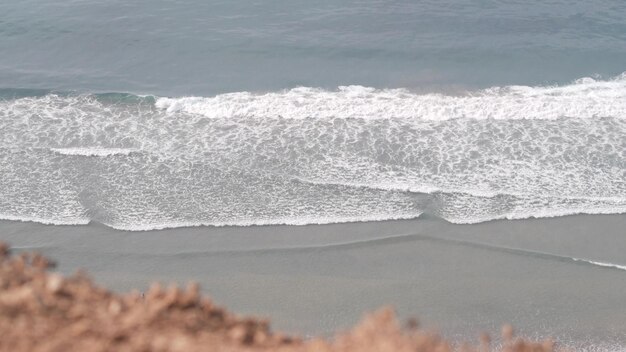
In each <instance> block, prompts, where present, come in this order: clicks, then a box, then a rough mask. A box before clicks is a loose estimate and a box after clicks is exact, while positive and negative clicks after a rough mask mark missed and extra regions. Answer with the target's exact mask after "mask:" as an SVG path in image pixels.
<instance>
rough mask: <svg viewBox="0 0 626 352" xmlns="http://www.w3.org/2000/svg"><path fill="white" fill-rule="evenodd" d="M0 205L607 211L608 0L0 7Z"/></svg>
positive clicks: (623, 36) (13, 208)
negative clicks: (0, 14)
mask: <svg viewBox="0 0 626 352" xmlns="http://www.w3.org/2000/svg"><path fill="white" fill-rule="evenodd" d="M0 13H2V14H3V15H2V16H1V17H0V51H1V52H2V55H0V131H1V132H0V179H2V183H1V184H0V218H3V219H10V220H28V221H37V222H42V223H49V224H86V223H88V222H98V223H102V224H105V225H107V226H110V227H113V228H116V229H125V230H149V229H157V228H165V227H180V226H193V225H261V224H311V223H332V222H347V221H367V220H386V219H407V218H416V217H419V216H420V215H422V214H428V215H433V216H436V217H440V218H442V219H445V220H447V221H450V222H453V223H476V222H481V221H488V220H494V219H503V218H504V219H519V218H527V217H552V216H562V215H569V214H578V213H586V214H618V213H624V212H626V155H625V153H626V137H625V136H626V75H624V74H623V73H622V72H623V71H626V20H624V18H626V3H624V2H623V1H595V2H587V1H574V2H571V1H567V2H562V1H548V2H540V3H536V4H529V3H528V2H526V1H424V2H400V1H352V2H348V1H341V2H338V1H319V2H309V1H306V2H305V1H285V2H271V3H266V2H246V1H228V2H214V1H213V2H211V1H208V2H207V1H152V0H151V1H131V2H129V1H115V0H107V1H42V0H38V1H19V2H3V3H2V4H0Z"/></svg>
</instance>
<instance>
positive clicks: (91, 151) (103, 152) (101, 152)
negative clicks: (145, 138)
mask: <svg viewBox="0 0 626 352" xmlns="http://www.w3.org/2000/svg"><path fill="white" fill-rule="evenodd" d="M50 150H51V151H53V152H55V153H58V154H62V155H75V156H99V157H105V156H111V155H129V154H130V153H134V152H136V151H137V150H136V149H128V148H99V147H92V148H50Z"/></svg>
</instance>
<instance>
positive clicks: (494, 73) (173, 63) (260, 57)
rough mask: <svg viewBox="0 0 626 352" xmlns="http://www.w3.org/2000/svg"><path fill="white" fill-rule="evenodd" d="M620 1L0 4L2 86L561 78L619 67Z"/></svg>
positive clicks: (165, 90)
mask: <svg viewBox="0 0 626 352" xmlns="http://www.w3.org/2000/svg"><path fill="white" fill-rule="evenodd" d="M625 17H626V3H624V2H623V1H621V0H598V1H533V2H528V1H487V0H481V1H462V0H443V1H415V2H411V1H314V2H311V1H299V0H297V1H293V0H290V1H271V2H266V1H223V2H216V1H197V0H188V1H172V0H136V1H121V0H107V1H58V0H23V1H2V2H1V3H0V52H1V53H2V55H0V82H2V87H4V88H31V89H32V88H43V89H62V90H78V91H81V92H82V91H113V92H120V91H121V92H134V93H145V94H157V95H168V96H180V95H200V96H207V95H214V94H217V93H225V92H238V91H273V90H279V89H284V88H292V87H296V86H309V87H322V88H326V89H334V88H336V87H337V86H339V85H347V84H359V85H364V86H372V87H378V88H384V87H391V88H399V87H406V88H419V89H426V90H428V89H430V88H432V87H446V88H450V87H457V86H460V87H461V88H464V87H468V86H469V87H488V86H492V85H510V84H524V85H544V84H554V83H568V82H570V81H572V80H574V79H577V78H580V77H586V76H591V75H595V74H599V75H602V76H604V77H612V76H615V75H618V74H620V73H621V72H623V71H625V70H626V67H624V62H625V61H626V60H625V59H626V21H624V18H625Z"/></svg>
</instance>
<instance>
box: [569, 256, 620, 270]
mask: <svg viewBox="0 0 626 352" xmlns="http://www.w3.org/2000/svg"><path fill="white" fill-rule="evenodd" d="M572 259H573V260H575V261H577V262H585V263H589V264H593V265H597V266H602V267H605V268H615V269H620V270H626V265H619V264H613V263H605V262H596V261H593V260H588V259H579V258H572Z"/></svg>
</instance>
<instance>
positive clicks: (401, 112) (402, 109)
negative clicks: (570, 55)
mask: <svg viewBox="0 0 626 352" xmlns="http://www.w3.org/2000/svg"><path fill="white" fill-rule="evenodd" d="M155 106H156V107H157V108H158V109H162V110H165V111H166V112H168V113H172V114H173V113H188V114H193V115H201V116H204V117H207V118H229V117H255V118H276V117H280V118H287V119H303V118H357V119H388V118H420V119H425V120H449V119H458V118H472V119H558V118H563V117H574V118H601V117H616V118H626V74H622V75H620V76H618V77H616V78H613V79H611V80H604V81H603V80H595V79H592V78H584V79H579V80H577V81H575V82H573V83H571V84H569V85H563V86H552V87H542V86H537V87H528V86H506V87H492V88H489V89H484V90H479V91H474V92H467V93H466V94H465V95H461V96H451V95H444V94H435V93H431V94H416V93H412V92H411V91H409V90H407V89H402V88H400V89H376V88H371V87H363V86H340V87H338V89H337V90H335V91H327V90H323V89H320V88H312V87H298V88H293V89H290V90H284V91H280V92H270V93H265V94H254V93H251V92H235V93H226V94H220V95H216V96H214V97H182V98H164V97H162V98H158V99H157V100H156V102H155Z"/></svg>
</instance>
